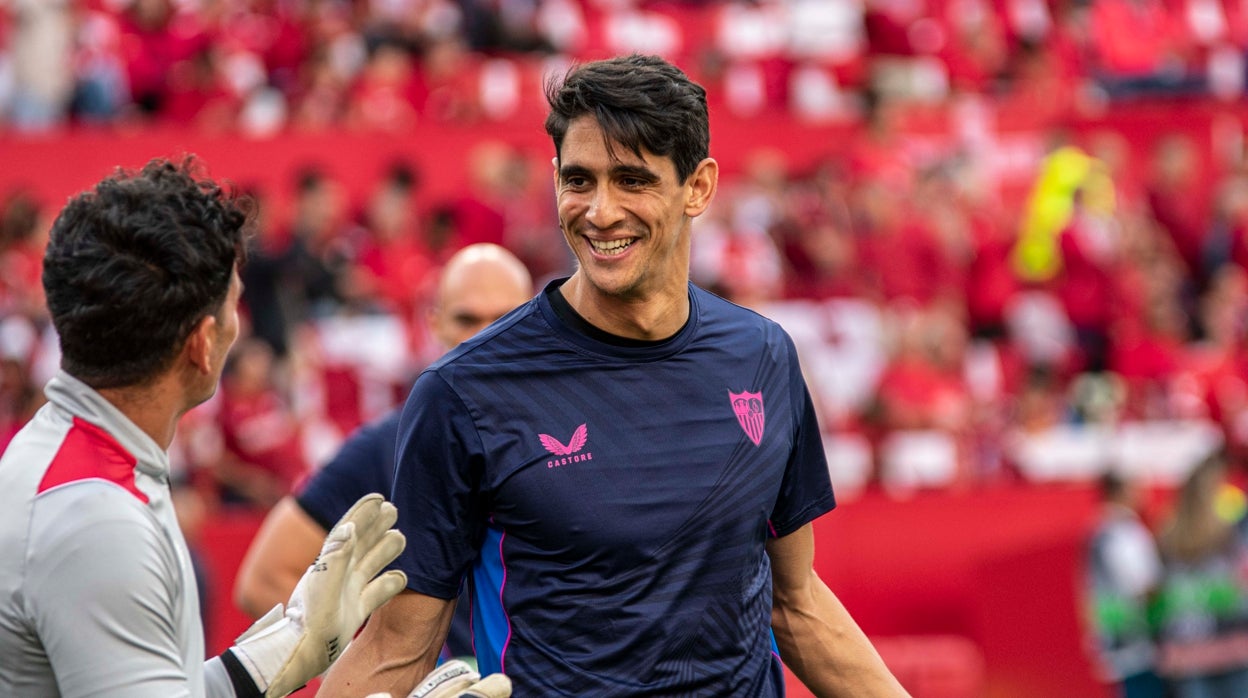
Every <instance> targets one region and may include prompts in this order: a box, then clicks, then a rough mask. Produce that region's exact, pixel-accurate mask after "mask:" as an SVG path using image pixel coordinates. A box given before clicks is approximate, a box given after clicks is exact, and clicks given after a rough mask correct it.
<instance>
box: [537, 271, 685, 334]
mask: <svg viewBox="0 0 1248 698" xmlns="http://www.w3.org/2000/svg"><path fill="white" fill-rule="evenodd" d="M558 293H561V294H563V297H564V299H565V300H567V301H568V305H571V306H572V309H573V310H575V311H576V312H577V314H578V315H580V316H581V317H582V318H584V319H585V321H586V322H588V323H590V324H591V325H593V326H594V327H597V328H598V329H600V330H602V331H604V332H608V333H610V334H613V335H616V336H617V337H626V338H628V339H640V340H644V341H655V340H661V339H667V338H668V337H671V336H672V335H674V334H676V333H677V332H679V331H680V328H682V327H684V326H685V321H686V320H688V319H689V290H688V285H687V284H685V285H682V286H681V288H680V290H679V292H675V291H673V292H671V293H666V294H656V295H650V296H647V297H645V298H637V299H629V298H617V297H614V296H606V295H604V294H602V293H597V292H595V291H594V289H593V288H592V287H591V286H590V284H589V283H587V282H586V281H585V279H584V278H582V277H581V276H580V273H579V272H577V273H575V274H573V275H572V277H571V278H569V279H568V280H567V281H566V282H564V284H563V285H562V286H560V287H559V289H558Z"/></svg>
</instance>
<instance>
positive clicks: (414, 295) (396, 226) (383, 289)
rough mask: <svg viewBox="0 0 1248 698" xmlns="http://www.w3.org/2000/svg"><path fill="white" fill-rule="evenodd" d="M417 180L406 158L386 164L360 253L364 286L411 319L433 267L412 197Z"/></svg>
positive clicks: (371, 202)
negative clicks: (387, 166)
mask: <svg viewBox="0 0 1248 698" xmlns="http://www.w3.org/2000/svg"><path fill="white" fill-rule="evenodd" d="M418 180H419V175H418V174H417V173H416V172H415V171H414V170H412V168H411V166H410V165H408V164H406V163H402V162H397V163H394V164H393V165H391V166H390V167H389V169H388V170H387V171H386V173H385V175H384V177H383V178H382V180H381V181H380V182H379V183H378V185H377V187H376V189H375V190H374V191H373V193H372V195H371V196H370V197H369V200H368V208H367V210H366V212H365V220H364V226H365V228H366V229H367V235H366V239H365V240H364V241H363V242H362V245H361V250H360V252H359V255H358V257H359V270H360V273H361V274H362V275H363V277H364V280H363V281H362V285H364V286H366V287H368V288H371V289H372V293H373V294H375V295H376V296H377V298H378V300H379V301H381V302H382V303H383V305H384V307H385V308H386V309H387V310H389V311H390V312H393V313H397V314H398V315H399V316H401V317H403V318H407V319H408V320H409V321H410V320H413V319H414V318H415V316H416V308H417V307H418V306H419V305H420V304H421V303H422V302H423V299H424V298H425V297H426V296H427V294H428V293H429V291H430V288H429V283H430V280H431V278H432V272H433V271H434V269H436V265H435V262H434V258H433V256H432V254H431V253H430V251H429V250H428V249H426V248H425V247H424V245H423V244H422V240H421V237H420V231H419V229H418V225H419V217H418V215H417V212H416V210H415V198H414V197H415V192H416V189H417V187H418V186H419V181H418Z"/></svg>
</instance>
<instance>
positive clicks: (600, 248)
mask: <svg viewBox="0 0 1248 698" xmlns="http://www.w3.org/2000/svg"><path fill="white" fill-rule="evenodd" d="M589 244H590V245H593V247H594V251H595V252H597V253H599V254H605V255H616V254H619V253H621V252H623V251H624V250H626V249H628V246H629V245H631V244H633V240H632V238H629V239H627V240H606V241H599V240H590V241H589Z"/></svg>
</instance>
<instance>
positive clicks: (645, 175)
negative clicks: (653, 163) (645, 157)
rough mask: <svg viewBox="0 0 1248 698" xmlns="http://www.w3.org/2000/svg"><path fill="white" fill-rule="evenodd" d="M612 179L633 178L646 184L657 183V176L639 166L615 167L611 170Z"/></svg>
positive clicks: (652, 171)
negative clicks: (644, 181)
mask: <svg viewBox="0 0 1248 698" xmlns="http://www.w3.org/2000/svg"><path fill="white" fill-rule="evenodd" d="M611 175H612V176H613V177H633V178H635V179H644V180H646V181H648V182H655V181H658V179H659V175H658V174H657V173H656V172H655V171H654V170H652V169H650V168H649V167H642V166H641V165H623V164H620V165H615V166H613V167H612V168H611Z"/></svg>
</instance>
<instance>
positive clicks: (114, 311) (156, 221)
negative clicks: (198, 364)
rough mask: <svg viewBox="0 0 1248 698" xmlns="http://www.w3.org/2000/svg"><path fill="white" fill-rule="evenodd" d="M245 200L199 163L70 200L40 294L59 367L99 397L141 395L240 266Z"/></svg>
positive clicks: (158, 163)
mask: <svg viewBox="0 0 1248 698" xmlns="http://www.w3.org/2000/svg"><path fill="white" fill-rule="evenodd" d="M248 219H249V215H248V212H247V210H246V208H245V201H244V200H241V199H237V198H235V196H234V194H233V193H232V192H229V191H226V190H225V189H222V188H221V187H220V186H218V185H217V184H216V183H214V182H212V181H211V180H209V179H207V178H205V177H202V176H201V174H200V164H199V162H198V161H196V160H195V159H194V157H190V156H188V157H186V158H185V159H183V160H182V161H181V162H180V163H175V162H171V161H169V160H165V159H157V160H153V161H151V162H149V163H148V164H147V165H146V166H144V167H143V169H142V170H140V171H139V172H137V173H133V172H127V171H124V170H120V169H119V170H118V171H117V172H116V174H114V175H113V176H111V177H109V178H107V179H105V180H103V181H102V182H100V183H99V184H98V185H96V187H95V189H94V190H90V191H86V192H83V193H81V194H79V195H77V196H75V197H74V198H72V199H70V201H69V203H68V204H66V206H65V208H64V209H63V210H62V211H61V213H60V215H58V216H57V219H56V221H55V222H54V223H53V224H52V232H51V235H50V239H49V241H48V247H47V251H46V252H45V254H44V262H43V287H44V290H45V292H46V293H47V299H48V310H49V312H50V313H51V315H52V323H53V325H55V327H56V331H57V333H58V334H59V335H60V342H61V354H62V358H61V367H62V368H63V369H64V370H65V371H66V372H67V373H69V374H70V375H73V376H75V377H76V378H78V379H80V380H82V381H83V382H85V383H87V384H88V385H90V386H92V387H94V388H118V387H126V386H132V385H141V384H143V383H145V382H147V381H148V380H150V379H152V378H154V377H155V376H157V375H158V374H159V373H160V372H162V371H164V370H165V369H167V368H168V367H169V366H170V365H172V362H173V359H174V357H175V356H176V355H177V353H178V352H179V351H180V350H181V348H182V346H183V344H184V343H185V342H186V339H187V337H189V336H190V333H191V330H192V329H194V327H195V325H196V324H197V323H198V322H199V321H200V320H202V319H203V318H204V317H206V316H208V315H211V314H215V313H217V312H219V311H220V310H221V305H222V303H223V302H224V301H225V297H226V293H227V292H228V290H229V286H230V278H231V275H232V273H233V270H234V268H235V266H236V265H238V264H241V263H242V262H243V256H244V252H243V250H244V228H245V226H246V224H247V221H248Z"/></svg>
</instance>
